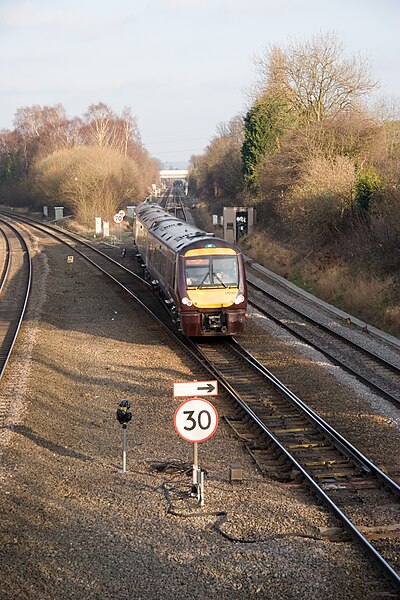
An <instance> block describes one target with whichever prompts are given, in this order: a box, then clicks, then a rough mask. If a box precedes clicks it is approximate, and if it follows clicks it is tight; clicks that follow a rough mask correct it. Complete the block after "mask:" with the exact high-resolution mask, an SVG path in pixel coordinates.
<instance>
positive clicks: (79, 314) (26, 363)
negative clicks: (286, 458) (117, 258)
mask: <svg viewBox="0 0 400 600" xmlns="http://www.w3.org/2000/svg"><path fill="white" fill-rule="evenodd" d="M33 245H34V246H35V248H36V255H35V258H34V271H35V283H34V288H33V295H32V299H31V301H30V305H29V308H28V312H27V316H26V320H25V323H24V325H23V328H22V331H21V337H20V339H19V341H18V343H17V344H16V347H15V353H14V357H13V359H12V361H11V362H10V364H9V368H8V370H7V372H6V376H5V379H4V380H3V381H2V385H1V390H0V393H1V395H2V397H3V399H4V398H6V399H8V400H9V402H10V416H9V418H8V421H7V427H6V428H5V429H4V430H3V431H2V432H1V438H0V441H1V448H2V467H1V483H2V487H3V494H2V496H1V509H2V513H3V514H2V523H3V525H4V534H3V543H2V549H1V552H2V557H1V559H2V560H1V578H0V579H1V583H0V586H1V587H0V592H1V594H0V595H1V598H2V599H3V600H11V599H12V600H15V599H18V600H23V599H29V600H33V599H34V600H38V599H40V600H42V599H43V600H47V599H52V600H53V599H55V598H61V599H63V600H64V599H65V600H67V599H79V600H81V599H85V600H86V599H98V600H108V599H112V600H114V599H115V600H117V599H118V600H124V599H128V598H130V599H132V598H135V599H143V600H144V599H146V600H152V599H159V598H164V599H172V598H174V599H185V598H188V599H189V598H190V599H202V600H203V599H204V600H206V599H212V598H218V599H219V600H223V599H225V598H226V599H228V598H229V599H230V600H231V599H243V600H244V599H247V598H253V597H254V598H272V599H285V600H291V599H299V598H307V599H316V600H319V599H322V598H324V600H345V599H346V600H347V599H348V600H350V599H351V600H357V599H361V598H362V599H363V600H372V599H376V598H379V597H380V595H379V594H380V592H381V591H382V592H383V591H384V590H385V587H384V584H382V582H379V581H378V580H377V579H376V572H375V568H374V567H373V566H372V564H371V562H370V561H368V560H367V559H366V558H365V557H364V556H363V554H362V553H361V552H360V551H359V549H358V547H357V546H355V545H354V544H352V543H349V542H338V543H332V542H329V541H326V540H324V539H314V537H317V534H318V532H319V530H320V529H322V530H324V529H326V528H329V527H331V526H335V525H337V523H336V522H335V521H334V520H333V519H332V517H331V516H330V515H329V514H328V513H327V512H326V511H325V510H324V509H323V508H322V507H319V506H318V505H317V504H316V503H315V502H314V501H313V500H312V499H310V498H309V497H308V496H307V495H306V493H305V492H304V491H303V490H302V489H301V488H298V487H296V486H294V485H292V486H291V485H283V484H280V483H277V482H274V481H271V480H266V479H263V478H262V477H261V476H260V474H259V473H258V472H257V470H256V469H255V467H254V465H253V464H252V462H251V460H250V458H249V456H248V455H247V454H246V453H245V452H244V450H243V448H242V446H241V444H240V442H239V441H237V440H236V438H235V437H233V435H232V433H231V432H230V431H229V429H228V428H227V427H226V426H225V424H224V422H223V421H222V419H221V421H220V426H219V428H218V431H217V432H216V434H215V435H214V437H213V438H212V439H210V440H208V441H207V442H206V443H204V444H201V445H200V447H199V460H200V464H201V466H203V468H205V469H207V471H208V478H207V480H206V486H205V506H204V508H203V509H202V510H201V511H200V510H199V509H198V508H197V507H196V504H195V501H194V500H193V499H191V498H189V497H187V496H185V493H186V492H187V491H188V490H189V489H190V478H189V477H188V476H187V475H184V474H182V473H179V472H172V473H165V472H158V471H156V470H154V469H152V468H151V467H152V465H154V464H160V463H165V462H168V461H175V462H177V461H178V462H179V461H183V462H187V463H190V462H191V447H190V445H189V444H188V443H186V442H184V441H183V440H181V439H180V438H179V437H178V436H177V434H176V433H175V431H174V427H173V413H174V410H175V408H176V406H177V402H176V401H175V400H174V399H173V398H172V397H171V391H172V383H173V382H174V381H188V380H192V379H196V378H198V374H196V373H193V372H192V371H191V367H190V364H189V362H187V361H186V360H185V359H183V358H182V357H180V356H179V354H178V353H177V352H175V351H174V350H173V349H172V348H171V347H170V346H168V345H166V344H165V343H163V344H162V345H160V339H159V338H160V334H159V332H158V330H157V328H155V327H154V326H153V325H151V323H150V321H149V320H148V318H147V317H146V316H145V315H143V313H142V312H140V311H139V310H137V309H135V307H134V305H133V303H132V301H131V300H127V299H126V298H125V297H124V296H123V295H122V294H120V293H118V292H115V291H114V289H113V288H111V287H109V286H107V287H105V288H103V286H104V284H105V281H104V279H103V278H102V277H101V276H100V275H98V274H97V273H96V272H95V271H94V270H93V269H92V268H90V267H89V266H87V265H85V264H84V263H83V262H82V261H81V260H80V259H78V258H77V259H75V262H74V267H73V274H72V276H71V275H70V273H69V269H68V265H67V263H66V257H67V255H68V254H69V252H68V251H67V249H66V248H64V247H60V246H58V245H57V244H56V243H55V242H52V241H48V240H47V239H45V238H40V239H38V238H36V237H35V239H34V240H33ZM128 259H129V257H128V256H127V260H128ZM255 321H256V319H254V318H253V317H250V318H249V322H248V326H249V333H248V335H247V336H245V340H246V341H247V342H248V344H249V346H252V344H253V342H254V343H256V344H257V345H258V349H259V351H260V352H263V348H265V347H266V348H268V347H269V345H270V344H271V345H272V346H270V347H271V351H267V352H265V356H266V357H268V356H269V360H270V362H272V363H275V366H276V367H278V368H279V369H280V370H281V371H282V369H284V368H285V366H286V367H287V366H288V365H289V364H290V363H291V362H292V354H291V352H292V349H290V350H289V349H288V350H285V349H283V348H282V347H281V348H278V347H277V346H274V345H273V342H272V338H270V336H266V335H265V332H262V333H261V331H262V330H261V329H258V328H257V327H258V326H257V327H256V322H255ZM161 337H162V339H163V342H164V338H163V336H161ZM245 340H243V341H245ZM265 344H267V346H265ZM253 345H254V344H253ZM285 352H286V354H285ZM284 356H286V358H284ZM301 356H303V355H301ZM300 361H304V364H305V363H306V361H308V359H306V358H304V357H303V358H300ZM270 366H273V365H272V364H271V365H270ZM313 369H314V370H315V377H316V378H317V377H318V375H317V372H319V371H321V367H319V366H317V365H314V367H313ZM288 383H293V381H290V382H288ZM323 385H325V380H324V384H323ZM319 393H320V395H322V394H323V392H322V388H321V387H320V392H319ZM121 398H128V399H129V400H130V401H131V404H132V412H133V415H134V417H133V423H132V425H131V426H130V429H129V430H128V469H129V472H128V473H127V474H121V473H119V472H118V470H119V469H120V467H121V429H120V428H119V427H118V425H117V422H116V419H115V409H116V407H117V405H118V402H119V400H120V399H121ZM215 403H216V406H217V408H218V410H219V414H220V417H222V416H223V414H229V406H227V405H225V404H224V402H223V401H222V400H221V399H216V401H215ZM326 410H327V412H331V413H334V412H335V414H336V412H337V409H336V408H335V409H331V410H330V411H329V409H328V408H327V409H326ZM382 459H383V455H382ZM230 463H240V464H241V465H242V466H243V469H244V473H245V481H244V483H243V484H242V485H237V486H231V485H230V484H229V483H228V480H227V478H228V465H229V464H230ZM166 489H168V490H169V497H170V499H171V501H172V503H173V508H174V510H176V511H177V512H180V513H184V514H188V513H193V512H196V511H199V512H203V513H208V514H205V515H200V516H196V517H192V518H183V517H179V516H175V515H173V514H168V512H167V509H168V500H167V496H168V494H167V493H166V492H165V490H166ZM217 511H221V512H226V513H227V519H226V521H225V522H224V523H221V530H222V531H224V532H225V533H226V534H228V535H230V536H232V537H236V538H240V539H242V540H243V541H242V542H233V541H229V540H228V539H226V538H224V537H223V536H222V535H221V534H219V533H218V532H217V531H216V530H215V529H213V527H212V526H213V525H214V524H215V523H217V522H218V518H217V517H216V516H215V513H216V512H217ZM249 540H256V542H254V543H251V542H249ZM245 542H248V543H245Z"/></svg>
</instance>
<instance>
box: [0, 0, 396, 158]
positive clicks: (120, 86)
mask: <svg viewBox="0 0 400 600" xmlns="http://www.w3.org/2000/svg"><path fill="white" fill-rule="evenodd" d="M327 31H334V32H335V33H336V35H337V37H338V39H339V40H340V41H341V42H342V43H343V45H344V47H345V50H346V52H347V53H348V54H349V55H351V54H353V53H360V54H361V55H362V56H364V57H367V58H368V59H369V61H370V66H371V72H372V75H373V77H374V78H375V79H377V80H379V82H380V86H381V87H380V91H379V94H380V95H383V96H387V97H390V98H396V97H397V98H399V97H400V73H399V64H400V1H399V0H0V129H2V128H5V129H11V128H13V119H14V115H15V111H16V110H17V109H18V108H20V107H25V106H32V105H33V104H40V105H54V104H57V103H61V104H62V105H63V106H64V108H65V110H66V112H67V116H68V117H73V116H82V115H83V113H84V112H85V111H86V110H87V108H88V106H89V105H90V104H95V103H98V102H105V103H106V104H108V105H109V106H110V107H111V108H112V110H114V111H115V112H117V113H120V112H121V111H122V109H123V108H124V106H129V107H130V108H131V109H132V112H133V114H134V115H135V116H136V118H137V121H138V125H139V129H140V132H141V134H142V139H143V142H144V144H145V146H146V148H147V149H148V150H149V152H150V153H151V154H152V155H154V156H157V157H158V158H160V160H162V161H164V162H169V163H170V164H171V165H175V163H178V162H181V161H187V160H188V159H189V158H190V156H191V155H192V154H196V153H197V154H198V153H201V152H202V151H203V150H204V148H205V146H206V145H207V143H208V142H209V141H210V139H211V138H212V137H213V135H214V134H215V133H216V128H217V126H218V124H219V123H221V122H224V121H229V119H231V118H232V117H233V116H235V115H236V114H238V113H243V111H244V110H245V108H246V103H247V97H246V90H248V89H249V87H250V86H251V84H252V83H254V81H255V78H256V75H255V71H254V66H253V57H254V55H255V54H261V53H262V52H263V49H265V48H267V47H269V46H270V45H271V44H276V45H278V46H281V47H283V48H284V47H285V46H286V45H287V43H288V42H289V41H290V40H296V41H304V40H306V39H308V38H310V37H312V36H313V35H314V34H318V33H320V32H327Z"/></svg>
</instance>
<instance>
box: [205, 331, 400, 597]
mask: <svg viewBox="0 0 400 600" xmlns="http://www.w3.org/2000/svg"><path fill="white" fill-rule="evenodd" d="M233 343H234V344H237V342H236V341H234V342H233ZM237 345H239V344H237ZM195 347H196V349H197V351H198V352H199V353H200V354H201V356H202V358H203V359H204V361H205V362H206V363H207V364H208V365H209V368H210V372H211V373H213V375H214V378H216V379H217V380H218V381H219V383H220V384H221V386H222V387H223V388H224V389H225V390H226V391H227V392H228V394H229V395H230V396H231V397H232V398H233V399H234V400H235V401H236V402H237V403H238V404H239V406H240V407H241V408H242V409H243V410H244V412H245V413H246V414H247V415H248V416H249V417H250V418H251V419H252V420H253V421H254V422H255V423H256V424H257V425H258V426H259V427H260V429H261V431H262V432H263V433H264V434H265V435H267V437H268V438H269V439H270V440H271V441H272V442H273V443H274V444H275V445H276V446H277V447H278V448H279V449H280V451H282V453H283V454H284V455H285V457H286V458H287V459H288V460H289V461H290V463H291V464H292V465H293V466H294V468H295V469H297V470H298V471H299V472H300V473H301V475H302V476H303V477H304V479H305V480H306V481H307V483H308V484H309V485H310V487H311V488H312V490H313V491H314V492H315V494H316V495H317V496H318V497H319V498H321V499H322V500H323V501H324V502H326V504H327V505H328V506H329V508H330V509H331V510H332V511H333V513H334V514H335V515H336V516H337V517H338V518H339V519H340V520H341V521H342V523H344V525H345V526H346V528H347V529H348V530H349V531H350V533H351V535H352V536H353V537H354V538H356V539H357V540H358V541H359V542H360V543H361V544H362V546H363V547H364V548H365V550H366V551H367V553H368V554H369V555H370V556H371V557H372V558H373V559H374V560H375V561H376V562H377V563H378V565H379V567H380V568H381V569H382V570H383V572H384V573H385V576H386V577H387V578H388V579H389V580H390V581H391V582H392V583H393V584H394V585H395V587H396V590H397V589H399V590H400V575H399V574H398V573H397V572H396V571H395V570H394V569H393V567H392V566H391V565H390V564H389V563H388V562H387V561H386V560H385V559H384V557H383V556H382V555H381V554H379V552H378V551H377V550H376V549H375V548H374V547H373V546H372V544H370V542H369V541H368V540H367V539H366V538H365V536H364V535H363V534H362V533H361V532H360V530H359V529H358V528H357V527H356V525H354V524H353V523H352V522H351V521H350V519H349V518H348V517H347V516H346V515H345V513H344V512H343V511H342V510H341V509H340V508H339V506H337V504H335V502H334V501H333V500H332V499H331V498H330V497H329V495H328V494H327V493H326V492H325V491H324V490H323V489H322V488H321V487H320V486H319V485H318V483H317V482H316V481H315V480H314V479H313V478H312V477H311V475H310V474H309V473H308V472H307V471H306V470H305V468H304V467H303V466H302V465H301V464H300V463H299V462H298V460H297V459H296V458H295V457H294V456H293V455H292V454H291V453H290V451H289V450H287V449H286V448H285V447H284V446H283V445H282V443H281V442H280V441H279V440H278V438H277V437H276V436H275V435H274V434H273V433H272V432H271V431H270V430H269V429H268V427H267V425H266V424H265V423H264V422H263V421H262V419H261V418H260V417H258V415H257V414H256V413H255V412H254V411H253V409H252V408H251V407H250V406H249V405H248V404H247V402H245V401H244V400H243V399H242V398H241V397H240V395H239V394H238V393H237V392H236V390H235V389H234V388H233V387H232V385H231V384H230V383H229V382H228V381H227V380H226V379H225V377H224V375H223V374H222V373H221V372H220V371H218V370H216V369H215V367H213V366H212V363H211V362H210V361H209V359H208V358H207V357H206V356H205V355H204V354H203V353H202V351H201V348H199V347H198V346H197V345H195ZM243 350H244V349H243ZM246 352H247V351H245V350H244V353H246ZM249 356H251V355H249ZM248 362H249V363H252V364H253V367H256V364H257V363H258V361H257V360H256V359H255V358H254V357H252V358H251V359H250V358H249V360H248ZM257 368H258V369H259V371H260V372H261V373H264V371H268V370H267V369H266V368H265V367H264V366H263V365H262V364H261V363H258V367H257ZM270 375H272V374H271V373H270ZM268 379H269V380H270V382H271V383H272V385H274V387H275V389H277V390H278V392H279V393H281V394H284V395H286V394H287V397H288V398H289V399H290V400H291V401H295V399H296V403H297V402H298V404H299V409H300V410H302V411H303V410H304V412H306V413H307V414H309V415H310V418H311V416H312V415H315V418H316V423H318V425H320V426H321V427H322V426H325V428H326V430H327V432H328V433H329V435H328V438H329V439H332V437H333V436H334V437H335V439H336V440H337V446H339V448H338V449H340V446H342V445H343V446H344V447H345V448H346V449H348V451H349V452H351V454H352V455H353V456H354V460H355V462H356V464H358V465H360V466H363V465H364V471H365V466H367V469H368V470H371V471H372V472H373V473H374V474H375V475H376V476H377V477H379V478H380V479H381V481H382V482H383V483H384V485H385V486H386V487H387V488H389V489H390V491H392V492H394V493H395V494H396V495H400V486H399V485H398V484H397V483H396V482H394V481H393V480H392V479H390V478H389V477H388V476H387V475H386V474H385V473H383V472H382V471H381V470H380V469H379V468H378V467H377V466H376V465H374V464H373V463H372V462H371V461H370V460H369V459H368V458H367V457H365V456H364V455H363V454H362V453H361V452H359V451H358V450H356V449H355V448H354V447H353V446H352V445H351V444H350V443H349V442H348V441H347V440H345V439H344V438H343V437H342V436H341V435H340V434H339V433H338V432H336V431H335V430H334V429H333V428H332V427H331V426H330V425H329V424H327V423H325V422H324V421H323V419H322V418H321V417H319V416H318V415H316V414H315V413H313V411H311V409H309V408H308V407H307V406H306V405H305V404H304V403H303V402H302V401H300V399H298V398H297V397H296V396H295V394H293V393H292V392H291V391H290V390H288V388H286V386H284V384H283V383H282V382H280V381H279V380H278V379H277V378H276V377H275V376H273V375H272V377H270V376H269V377H268ZM345 454H346V455H347V453H345Z"/></svg>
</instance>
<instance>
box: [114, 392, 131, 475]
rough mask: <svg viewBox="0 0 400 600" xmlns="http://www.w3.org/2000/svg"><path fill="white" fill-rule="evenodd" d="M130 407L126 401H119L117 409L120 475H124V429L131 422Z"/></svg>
mask: <svg viewBox="0 0 400 600" xmlns="http://www.w3.org/2000/svg"><path fill="white" fill-rule="evenodd" d="M130 407H131V405H130V403H129V401H128V400H121V402H120V403H119V406H118V408H117V413H116V414H117V420H118V423H120V424H121V425H122V471H119V472H120V473H126V472H127V471H126V428H127V427H128V423H129V422H130V421H131V420H132V413H131V412H129V409H130Z"/></svg>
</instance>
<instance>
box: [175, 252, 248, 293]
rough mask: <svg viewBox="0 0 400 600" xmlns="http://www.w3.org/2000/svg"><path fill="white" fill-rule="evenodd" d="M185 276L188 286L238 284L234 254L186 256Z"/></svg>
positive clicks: (228, 285)
mask: <svg viewBox="0 0 400 600" xmlns="http://www.w3.org/2000/svg"><path fill="white" fill-rule="evenodd" d="M185 277H186V285H187V287H188V288H202V287H231V286H235V287H237V285H238V263H237V258H236V256H210V257H207V258H203V257H202V258H195V257H193V258H187V259H186V260H185Z"/></svg>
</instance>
